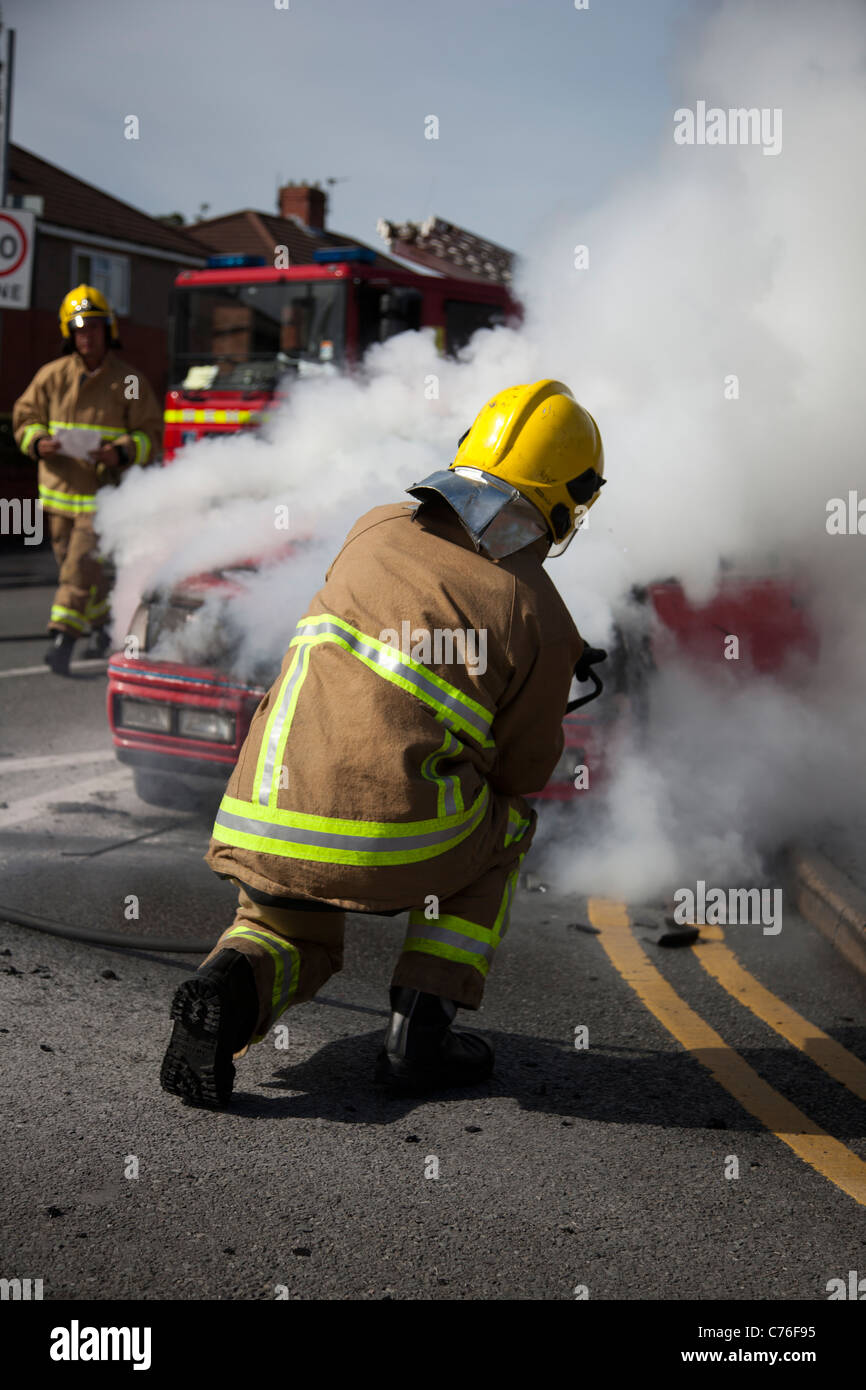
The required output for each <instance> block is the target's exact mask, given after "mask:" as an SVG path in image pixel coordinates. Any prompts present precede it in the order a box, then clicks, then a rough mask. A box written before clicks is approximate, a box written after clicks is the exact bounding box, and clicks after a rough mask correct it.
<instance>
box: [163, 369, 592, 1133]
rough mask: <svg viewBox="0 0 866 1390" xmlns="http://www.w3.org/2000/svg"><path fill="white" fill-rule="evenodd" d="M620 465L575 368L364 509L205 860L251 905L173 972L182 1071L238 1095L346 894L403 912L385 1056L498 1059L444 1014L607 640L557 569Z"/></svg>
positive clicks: (480, 1069) (436, 1062) (473, 960)
mask: <svg viewBox="0 0 866 1390" xmlns="http://www.w3.org/2000/svg"><path fill="white" fill-rule="evenodd" d="M603 469H604V463H603V451H602V443H601V438H600V435H599V431H598V428H597V426H596V424H595V421H594V420H593V418H592V416H591V415H589V414H588V412H587V411H585V410H583V409H582V408H581V406H579V405H578V404H577V402H576V401H575V399H574V397H573V396H572V394H571V392H570V391H569V389H568V387H567V386H564V385H563V384H562V383H561V382H558V381H549V380H545V381H538V382H535V383H534V384H533V385H524V386H514V387H511V388H509V389H507V390H504V391H501V392H500V393H499V394H498V395H497V396H496V397H495V398H494V399H493V400H490V401H488V402H487V404H486V405H485V407H484V409H483V410H482V411H481V413H480V415H479V416H478V418H477V419H476V421H475V423H474V424H473V425H472V427H471V429H469V430H468V431H467V433H466V434H465V435H464V436H463V438H462V439H461V441H460V443H459V446H458V451H457V454H456V457H455V458H454V461H453V463H452V464H451V465H450V467H449V468H447V469H443V470H441V471H437V472H435V473H432V474H431V475H430V476H429V477H427V478H425V479H424V480H423V481H422V482H420V483H417V484H416V485H415V486H414V487H411V488H408V489H407V491H408V492H409V493H410V495H411V496H412V497H414V498H416V499H418V500H417V501H416V502H411V503H407V502H403V503H399V502H398V503H393V504H391V505H387V506H380V507H375V508H374V509H373V510H372V511H370V512H367V513H366V515H365V516H362V517H361V518H360V520H359V521H357V522H356V523H355V525H354V527H353V528H352V530H351V531H350V532H349V535H348V537H347V539H346V541H345V543H344V545H343V548H342V550H341V551H340V553H339V554H338V556H337V558H336V559H335V560H334V562H333V564H332V565H331V568H330V569H329V570H328V572H327V575H326V577H325V584H324V587H323V588H322V589H320V590H319V592H318V594H316V596H315V598H314V599H313V600H312V602H311V603H310V605H309V608H308V611H307V614H306V616H305V617H304V618H302V619H301V621H300V622H299V623H298V626H297V631H296V634H295V636H294V637H293V639H292V641H291V643H290V645H289V649H288V651H287V653H286V656H285V658H284V660H283V665H282V671H281V674H280V676H279V677H278V679H277V680H276V682H275V683H274V685H273V686H272V687H271V689H270V690H269V691H268V693H267V695H266V696H265V697H264V699H263V700H262V702H261V704H260V705H259V707H258V710H257V711H256V713H255V715H254V717H253V721H252V724H251V726H250V730H249V734H248V736H247V739H246V742H245V744H244V746H243V749H242V750H241V754H240V758H239V759H238V763H237V765H236V767H235V769H234V772H233V773H232V776H231V778H230V780H229V783H228V787H227V789H226V793H225V796H224V797H223V799H222V803H221V806H220V809H219V812H218V814H217V818H216V822H215V825H214V829H213V837H212V840H211V843H210V848H209V850H208V853H207V855H206V861H207V863H208V864H209V865H210V867H211V868H212V869H213V870H214V871H215V872H216V873H218V874H219V875H220V876H221V877H224V878H230V879H231V880H232V881H233V882H234V883H235V884H236V885H237V886H238V888H239V890H240V895H239V896H240V901H239V907H238V911H237V915H236V918H235V921H234V923H233V924H232V926H230V927H229V929H228V930H227V931H226V932H224V933H223V935H222V936H221V937H220V939H219V941H218V942H217V945H216V946H215V948H214V950H213V951H212V952H211V954H210V955H209V956H208V957H207V959H206V960H205V961H204V962H203V964H202V965H201V966H200V968H199V970H198V971H197V973H196V974H195V975H194V976H193V977H192V978H191V979H190V980H188V981H186V982H185V983H184V984H182V985H181V986H180V987H179V989H178V990H177V993H176V994H175V997H174V1002H173V1004H172V1009H171V1016H172V1018H173V1019H174V1020H175V1023H174V1029H173V1032H172V1036H171V1040H170V1042H169V1046H168V1050H167V1052H166V1055H165V1059H164V1061H163V1064H162V1073H161V1082H162V1085H163V1087H164V1088H165V1090H167V1091H170V1092H172V1093H173V1094H175V1095H179V1096H182V1097H183V1098H184V1099H185V1100H186V1101H188V1102H189V1103H191V1104H194V1105H200V1106H206V1107H211V1108H218V1107H221V1106H224V1105H226V1104H227V1103H228V1100H229V1098H230V1096H231V1090H232V1084H233V1081H234V1076H235V1069H234V1065H233V1058H236V1057H237V1056H239V1055H242V1054H243V1053H244V1052H246V1050H247V1047H248V1046H249V1044H250V1043H251V1042H253V1043H255V1042H261V1041H262V1040H263V1038H264V1037H265V1035H266V1034H267V1033H268V1031H269V1029H270V1028H271V1027H272V1026H273V1024H274V1023H275V1022H276V1020H277V1019H278V1018H279V1017H280V1015H281V1014H282V1013H283V1012H284V1010H286V1009H287V1008H289V1007H290V1005H293V1004H300V1003H303V1002H304V1001H305V1000H308V999H312V998H313V996H314V995H315V994H316V992H317V991H318V990H319V989H320V988H321V986H322V985H323V984H324V983H325V981H326V980H327V979H328V978H329V976H330V975H331V974H332V973H333V972H335V971H338V970H339V969H340V968H341V966H342V958H343V929H344V924H345V913H346V912H347V911H349V912H371V913H377V914H380V915H385V916H389V915H396V914H398V913H400V912H405V911H408V912H409V923H408V932H407V935H406V939H405V941H404V943H403V949H402V954H401V955H400V957H399V960H398V962H397V966H396V969H395V972H394V975H393V979H392V984H391V993H390V1002H391V1019H390V1024H389V1027H388V1030H387V1033H386V1036H385V1039H384V1044H383V1047H382V1050H381V1052H380V1053H379V1057H378V1060H377V1064H376V1079H377V1080H378V1081H380V1082H382V1083H385V1084H386V1085H388V1086H390V1087H391V1088H393V1089H397V1090H406V1091H426V1090H431V1089H434V1088H436V1087H442V1086H456V1085H468V1084H472V1083H474V1082H477V1081H481V1080H483V1079H484V1078H486V1077H488V1076H489V1075H490V1072H491V1070H492V1067H493V1051H492V1049H491V1047H490V1045H489V1044H488V1043H487V1042H486V1041H485V1040H484V1039H483V1038H482V1037H480V1036H479V1035H478V1034H475V1033H453V1032H452V1031H451V1027H450V1025H451V1023H452V1021H453V1019H454V1017H455V1014H456V1012H457V1009H458V1007H462V1008H465V1009H477V1008H478V1006H479V1004H480V1003H481V996H482V993H483V990H484V984H485V979H486V976H487V973H488V971H489V969H490V965H491V962H492V960H493V957H494V954H495V951H496V947H497V946H498V944H499V942H500V941H501V939H502V937H503V936H504V935H505V932H506V929H507V927H508V921H509V914H510V909H511V903H512V899H513V896H514V891H515V887H516V884H517V875H518V871H519V868H520V864H521V861H522V860H523V857H524V855H525V854H526V851H527V849H528V848H529V845H530V842H531V840H532V837H533V834H534V831H535V823H536V814H535V812H534V811H533V810H532V809H531V807H530V806H529V805H528V803H527V802H526V801H525V800H524V799H523V798H524V794H525V793H529V792H534V791H540V790H541V789H542V788H543V787H544V785H545V783H546V782H547V780H548V778H549V776H550V774H551V772H552V771H553V769H554V767H555V765H556V763H557V761H558V759H559V757H560V755H561V753H562V749H563V744H564V737H563V731H562V719H563V715H564V713H565V710H566V701H567V699H568V694H569V687H570V684H571V679H572V674H573V672H574V671H575V666H576V665H577V674H578V676H581V674H582V671H583V668H585V667H586V666H587V662H588V661H593V660H599V659H601V658H602V656H603V653H601V652H597V651H594V650H593V649H592V648H587V647H585V645H584V643H583V640H582V638H581V637H580V634H579V633H578V631H577V628H576V627H575V625H574V623H573V621H572V619H571V617H570V615H569V613H568V610H567V609H566V607H565V605H564V603H563V601H562V599H561V598H560V596H559V594H558V593H557V591H556V589H555V587H554V585H553V584H552V583H551V580H550V578H549V577H548V575H547V573H546V571H545V570H544V568H543V561H544V560H545V558H546V557H547V556H548V554H549V553H552V554H561V553H562V551H563V550H564V549H565V547H566V546H567V544H568V543H569V541H570V540H571V539H572V537H573V535H574V532H575V529H576V526H577V524H578V522H579V518H580V514H583V513H584V512H585V511H586V509H587V508H588V507H590V506H592V505H593V503H594V502H595V501H596V499H597V498H598V496H599V492H600V489H601V486H602V484H603V477H602V474H603ZM419 502H420V505H419ZM551 547H553V549H551ZM583 674H584V675H585V671H583Z"/></svg>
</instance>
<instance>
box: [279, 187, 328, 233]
mask: <svg viewBox="0 0 866 1390" xmlns="http://www.w3.org/2000/svg"><path fill="white" fill-rule="evenodd" d="M279 209H280V216H281V217H299V218H300V219H301V221H302V222H303V223H304V224H305V226H307V227H316V228H317V229H318V230H319V231H324V227H325V192H324V189H321V188H320V187H319V185H318V184H316V183H314V184H308V183H298V184H295V183H287V184H284V185H283V187H282V188H281V189H280V191H279Z"/></svg>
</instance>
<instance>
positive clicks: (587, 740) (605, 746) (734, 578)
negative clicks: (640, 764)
mask: <svg viewBox="0 0 866 1390" xmlns="http://www.w3.org/2000/svg"><path fill="white" fill-rule="evenodd" d="M289 549H291V547H289ZM257 568H258V565H257V563H256V562H253V561H246V562H243V563H241V564H237V565H234V566H232V567H231V568H226V569H222V570H219V571H216V572H213V573H210V574H204V575H197V576H195V577H193V578H190V579H187V580H185V581H184V582H183V583H182V584H180V585H178V586H176V587H175V588H174V589H172V590H171V592H169V593H167V594H160V593H157V592H153V593H150V594H147V595H145V596H144V598H143V599H142V601H141V603H140V605H139V607H138V610H137V612H136V614H135V617H134V619H133V622H132V624H131V627H130V633H129V635H128V637H127V642H126V654H121V653H118V654H116V655H114V656H113V657H112V658H111V661H110V663H109V667H108V719H109V723H110V725H111V731H112V735H113V737H114V744H115V747H116V749H117V756H118V758H119V759H120V761H121V762H125V763H128V764H129V765H131V766H132V768H133V769H134V772H135V784H136V790H137V792H138V794H139V796H141V798H142V799H143V800H144V801H147V802H150V803H152V804H156V805H166V804H173V805H177V804H178V802H180V803H181V804H183V802H184V801H187V802H189V801H191V799H192V795H193V793H194V791H195V789H196V788H198V789H199V790H200V789H201V786H202V781H203V779H204V781H205V782H207V781H210V783H211V785H212V786H214V787H215V788H216V784H220V785H222V784H224V783H225V782H226V781H227V779H228V776H229V773H230V772H231V769H232V768H233V767H234V764H235V763H236V761H237V758H238V754H239V752H240V749H241V745H242V744H243V741H244V738H245V737H246V734H247V730H248V729H249V725H250V721H251V719H252V716H253V714H254V712H255V710H256V707H257V705H258V703H259V701H260V700H261V699H262V697H263V695H264V694H265V693H266V691H267V690H268V689H269V687H270V685H271V684H272V682H273V680H274V679H275V677H276V675H277V671H278V665H279V663H278V662H277V663H276V664H275V665H274V669H266V670H265V669H263V670H261V671H260V672H256V673H255V675H254V676H253V677H248V678H247V679H244V680H240V679H238V678H237V677H235V676H232V675H231V671H232V666H233V660H234V656H235V652H234V650H233V647H232V640H231V625H230V624H224V625H220V626H219V628H218V631H217V635H216V637H215V638H214V639H213V645H212V646H211V647H210V648H209V650H208V651H207V653H206V658H205V660H204V661H203V662H197V663H194V664H185V663H184V662H182V661H178V660H176V659H175V660H171V659H163V660H161V659H160V658H159V655H158V654H157V655H156V656H154V654H153V651H154V647H158V644H159V642H160V639H161V638H164V637H165V636H172V637H174V638H177V637H178V635H180V636H182V635H183V633H184V630H185V629H187V628H189V626H190V625H192V624H195V622H196V620H197V618H198V617H199V616H200V613H201V610H202V608H203V606H204V604H205V602H206V600H207V599H208V598H212V597H213V596H214V595H219V596H220V597H221V598H222V599H223V600H224V601H225V603H226V604H230V603H231V600H232V598H233V596H236V595H237V594H238V593H239V592H240V591H241V588H242V587H243V582H244V578H245V577H247V578H248V577H249V576H250V575H251V574H253V573H255V571H256V569H257ZM731 637H736V638H737V641H738V643H739V653H738V658H737V662H736V663H733V662H731V663H728V662H725V661H724V647H725V643H726V642H727V641H729V639H730V638H731ZM817 652H818V639H817V635H816V633H815V630H814V628H813V626H812V624H811V622H810V619H809V615H808V612H807V610H806V608H805V606H804V601H803V599H802V597H801V596H799V594H798V592H797V590H796V588H795V586H794V585H793V584H792V583H791V582H790V581H788V580H784V579H779V578H768V577H766V576H760V577H758V578H753V577H746V576H743V575H736V574H725V575H723V576H722V578H721V580H720V582H719V584H718V586H717V589H716V592H715V593H714V594H713V596H712V597H711V598H710V599H709V600H708V601H707V602H705V603H695V602H691V601H689V600H688V599H687V597H686V594H685V591H684V590H683V587H682V585H681V584H680V583H679V582H678V581H677V580H675V579H669V580H666V581H663V582H660V583H657V584H652V585H650V586H648V587H647V588H644V589H635V590H633V591H632V594H631V595H630V598H629V601H628V602H627V603H625V604H624V605H623V607H622V610H621V612H620V614H619V621H618V624H617V628H616V632H615V637H614V642H613V644H612V647H611V650H610V651H609V654H608V660H607V662H606V663H605V664H604V665H602V666H601V667H600V668H599V669H600V673H601V675H602V677H603V679H604V687H605V688H604V693H603V696H602V698H601V699H600V700H599V702H598V703H597V704H592V705H585V706H584V707H583V708H582V709H581V710H579V711H575V712H574V713H572V714H568V715H566V717H565V720H564V731H565V748H564V750H563V753H562V757H561V758H560V760H559V763H558V764H557V766H556V768H555V769H554V772H553V774H552V776H551V778H550V780H549V782H548V784H547V786H546V787H545V789H544V791H543V792H540V793H538V794H537V795H538V797H539V798H540V799H544V800H553V801H565V800H570V799H572V798H575V797H579V796H581V795H582V794H585V793H586V792H588V791H591V790H593V789H596V788H597V787H598V786H599V785H603V784H604V782H605V780H606V779H607V777H608V775H609V771H610V768H611V765H612V763H613V762H614V760H615V758H616V753H617V749H618V747H619V745H620V743H621V741H622V740H623V739H624V738H625V737H626V736H627V734H628V733H629V732H631V731H632V730H633V729H635V727H637V728H639V727H640V725H641V722H642V721H643V719H644V718H645V714H646V702H647V694H648V681H649V676H650V674H651V672H652V670H653V669H654V668H656V667H658V666H659V665H662V664H664V663H666V662H667V661H670V660H671V659H672V658H673V657H675V656H680V657H684V658H685V659H686V660H688V661H689V662H690V663H693V664H695V665H697V666H699V667H704V668H707V667H709V666H710V664H715V665H717V664H718V663H719V662H720V661H721V662H723V663H724V664H725V665H726V666H730V667H731V668H733V667H734V666H735V667H736V672H737V674H739V675H745V674H751V675H754V674H756V673H757V674H760V675H766V674H773V675H778V674H780V673H782V672H783V671H784V670H785V669H786V667H787V665H788V663H789V662H790V661H791V659H792V658H796V657H800V658H801V659H808V660H809V661H814V660H815V658H816V656H817ZM217 789H218V788H217Z"/></svg>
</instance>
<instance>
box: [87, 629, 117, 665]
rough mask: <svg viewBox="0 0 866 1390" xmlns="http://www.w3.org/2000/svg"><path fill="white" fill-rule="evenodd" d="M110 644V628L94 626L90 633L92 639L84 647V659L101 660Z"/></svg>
mask: <svg viewBox="0 0 866 1390" xmlns="http://www.w3.org/2000/svg"><path fill="white" fill-rule="evenodd" d="M110 646H111V638H110V637H109V635H108V628H107V627H96V628H94V629H93V631H92V632H91V634H90V641H89V642H88V644H87V646H86V647H85V648H84V660H85V661H101V660H102V658H103V657H104V656H105V654H106V652H107V651H108V648H109V647H110Z"/></svg>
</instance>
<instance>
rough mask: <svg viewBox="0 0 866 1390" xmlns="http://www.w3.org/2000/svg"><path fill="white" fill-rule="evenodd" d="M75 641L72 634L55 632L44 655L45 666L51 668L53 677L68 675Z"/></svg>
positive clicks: (75, 638)
mask: <svg viewBox="0 0 866 1390" xmlns="http://www.w3.org/2000/svg"><path fill="white" fill-rule="evenodd" d="M77 640H78V639H77V637H76V636H75V633H74V632H57V631H56V630H55V632H54V636H53V637H52V639H51V645H50V647H49V648H48V651H47V652H46V653H45V664H46V666H50V667H51V669H52V671H53V672H54V674H55V676H68V675H69V662H70V659H71V657H72V648H73V647H74V646H75V643H76V641H77Z"/></svg>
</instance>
